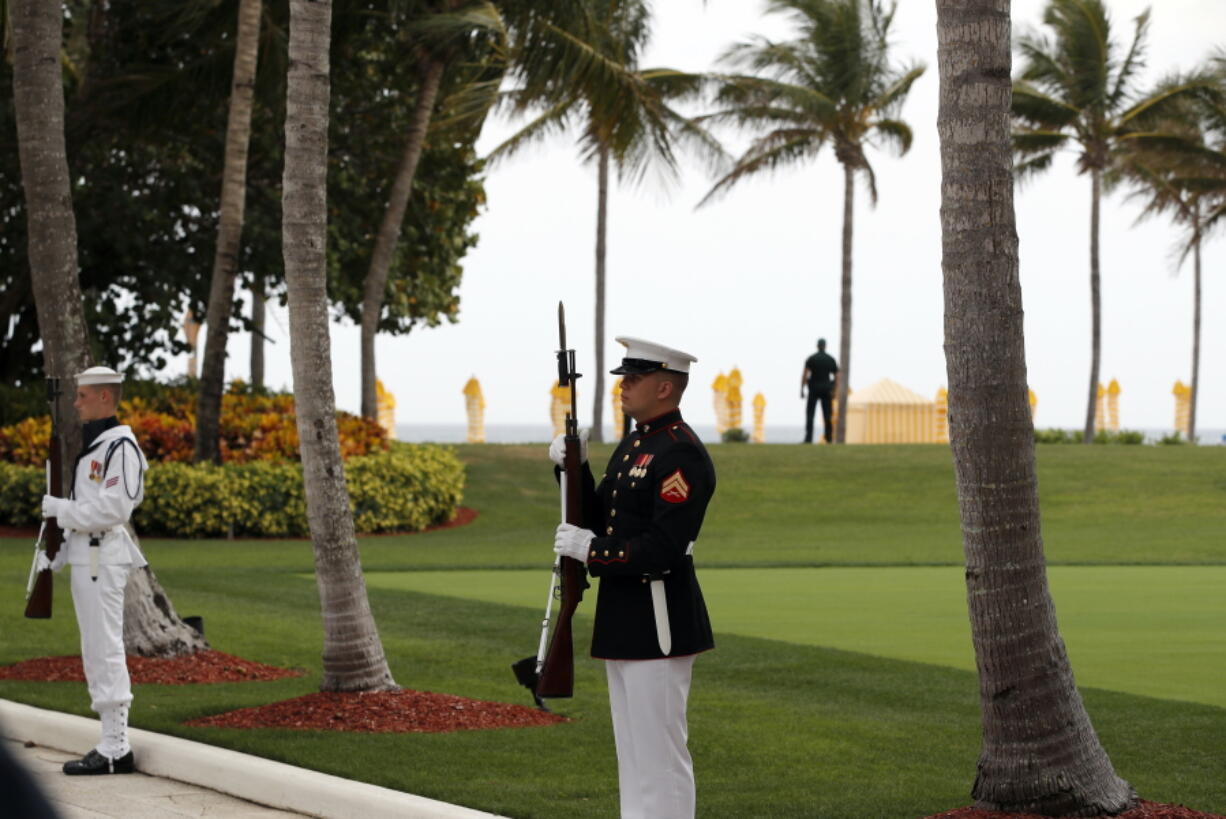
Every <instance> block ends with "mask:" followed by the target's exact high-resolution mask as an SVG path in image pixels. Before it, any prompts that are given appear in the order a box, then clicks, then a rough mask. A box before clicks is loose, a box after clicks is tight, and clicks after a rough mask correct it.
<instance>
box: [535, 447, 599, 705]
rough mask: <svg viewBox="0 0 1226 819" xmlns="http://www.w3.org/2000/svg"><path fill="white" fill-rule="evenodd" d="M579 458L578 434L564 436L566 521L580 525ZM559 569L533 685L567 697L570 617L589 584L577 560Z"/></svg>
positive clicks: (571, 686) (542, 692) (541, 692)
mask: <svg viewBox="0 0 1226 819" xmlns="http://www.w3.org/2000/svg"><path fill="white" fill-rule="evenodd" d="M582 469H583V466H582V463H581V462H580V460H579V436H578V435H575V436H573V437H572V436H571V435H567V436H566V457H565V459H564V460H563V471H564V473H565V475H566V522H567V523H570V524H574V525H575V526H583V525H584V522H583V474H582ZM558 572H559V573H560V575H561V577H560V578H559V581H560V584H561V587H562V600H561V604H560V606H559V611H558V620H557V625H556V626H554V630H553V636H552V637H551V638H550V640H549V650H548V651H547V652H546V653H545V663H544V665H542V666H541V676H540V680H539V681H538V682H537V685H536V695H537V696H538V697H570V696H574V693H575V647H574V635H573V633H572V631H571V620H572V618H574V616H575V609H576V608H577V607H578V605H579V601H580V600H582V599H583V590H584V589H586V588H587V587H588V582H587V570H586V569H585V568H584V567H583V564H582V563H580V562H579V561H578V560H575V559H574V558H570V557H563V558H561V560H560V561H559V566H558Z"/></svg>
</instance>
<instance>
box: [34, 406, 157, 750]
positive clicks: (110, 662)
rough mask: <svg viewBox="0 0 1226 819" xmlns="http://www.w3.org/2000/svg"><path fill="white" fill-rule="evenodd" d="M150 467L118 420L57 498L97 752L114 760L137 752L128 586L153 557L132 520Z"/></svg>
mask: <svg viewBox="0 0 1226 819" xmlns="http://www.w3.org/2000/svg"><path fill="white" fill-rule="evenodd" d="M146 469H148V462H147V461H146V460H145V456H144V453H142V452H141V451H140V446H139V445H138V444H137V442H136V437H135V436H134V435H133V434H132V430H131V428H130V427H128V426H126V425H122V424H120V425H116V426H112V427H110V428H109V429H106V430H104V431H103V432H102V433H101V434H99V435H98V437H97V438H96V439H95V440H94V441H93V443H92V444H91V445H90V446H89V448H88V449H86V450H85V451H84V452H83V453H82V454H81V456H80V458H79V459H78V460H77V465H76V470H75V472H74V475H73V488H72V496H71V497H70V498H65V499H60V500H58V502H56V504H55V509H54V511H55V517H56V520H57V521H58V522H59V525H60V527H61V528H62V529H63V530H64V545H63V547H62V551H61V554H62V555H64V558H63V560H64V562H67V563H68V565H70V566H72V604H73V608H75V609H76V613H77V625H78V626H79V628H80V631H81V659H82V660H83V662H84V665H85V680H86V683H87V684H88V686H89V696H90V708H92V709H93V710H94V711H96V712H98V715H99V716H100V717H101V720H102V741H101V742H100V743H99V744H98V746H97V751H98V753H100V754H102V755H103V756H105V757H108V758H110V759H118V758H119V757H122V756H124V755H126V754H127V753H128V752H129V751H130V750H131V747H130V746H129V744H128V707H129V705H130V704H131V702H132V686H131V681H130V680H129V678H128V665H127V659H126V657H125V654H124V648H123V592H124V587H125V586H126V585H127V582H128V574H129V572H131V571H132V570H133V569H136V568H140V567H142V566H146V565H148V561H146V560H145V557H144V555H143V554H141V551H140V549H139V547H137V545H136V543H135V542H134V541H133V540H132V538H131V536H129V534H128V531H127V528H126V527H125V524H126V523H127V522H128V520H129V518H131V516H132V510H133V509H135V508H136V507H137V505H139V504H140V502H141V500H143V499H144V496H145V486H144V475H145V471H146ZM91 544H93V545H91ZM58 562H60V561H58V560H57V563H58ZM95 575H96V579H95Z"/></svg>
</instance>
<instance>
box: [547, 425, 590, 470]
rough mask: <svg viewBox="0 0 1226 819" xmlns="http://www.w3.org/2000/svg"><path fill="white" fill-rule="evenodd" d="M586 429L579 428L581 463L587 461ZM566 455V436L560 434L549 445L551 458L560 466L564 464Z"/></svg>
mask: <svg viewBox="0 0 1226 819" xmlns="http://www.w3.org/2000/svg"><path fill="white" fill-rule="evenodd" d="M588 434H589V433H588V431H587V430H586V429H581V430H579V463H581V464H583V463H587V436H588ZM565 457H566V436H565V435H559V436H558V437H557V438H554V439H553V443H552V444H550V445H549V460H551V461H553V462H554V463H555V464H557V465H558V466H563V463H562V461H563V459H564V458H565Z"/></svg>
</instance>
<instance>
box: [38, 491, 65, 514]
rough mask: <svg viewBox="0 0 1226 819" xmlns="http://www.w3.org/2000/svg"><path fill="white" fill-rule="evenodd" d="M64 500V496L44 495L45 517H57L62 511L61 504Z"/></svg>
mask: <svg viewBox="0 0 1226 819" xmlns="http://www.w3.org/2000/svg"><path fill="white" fill-rule="evenodd" d="M63 502H64V499H63V498H53V497H52V496H50V495H43V517H45V518H54V517H57V516H58V515H59V512H60V504H61V503H63Z"/></svg>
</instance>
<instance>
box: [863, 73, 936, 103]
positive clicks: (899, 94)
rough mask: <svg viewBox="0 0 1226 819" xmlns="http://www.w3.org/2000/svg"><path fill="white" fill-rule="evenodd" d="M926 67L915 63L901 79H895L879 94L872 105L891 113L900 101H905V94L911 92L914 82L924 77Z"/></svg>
mask: <svg viewBox="0 0 1226 819" xmlns="http://www.w3.org/2000/svg"><path fill="white" fill-rule="evenodd" d="M927 68H928V67H927V66H926V65H924V64H923V63H917V64H915V65H913V66H912V67H911V68H909V69H907V71H905V72H904V73H903V75H902V76H901V77H899V78H898V79H896V80H895V81H894V82H893V83H891V84H890V85H889V87H887V88H886V89H885V91H883V92H882V93H881V95H880V96H879V97H877V100H876V101H875V103H874V105H875V107H876V108H877V110H879V111H883V112H884V111H891V110H893V109H894V108H895V107H897V106H898V105H901V104H902V101H903V100H904V99H906V97H907V94H908V93H910V91H911V86H913V85H915V81H916V80H918V79H919V78H920V77H922V76H923V75H924V71H926V70H927Z"/></svg>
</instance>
